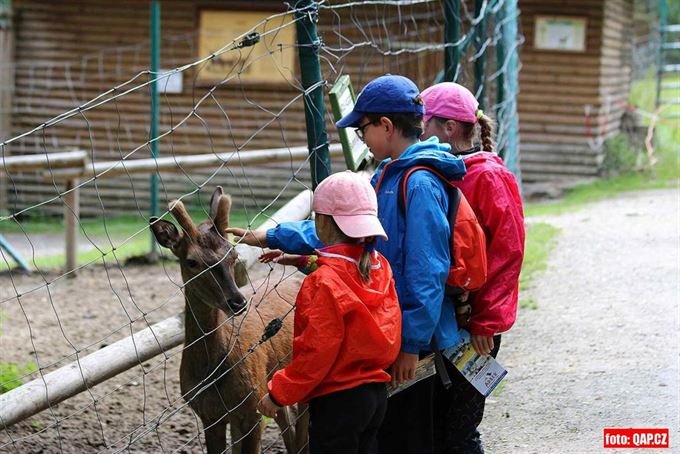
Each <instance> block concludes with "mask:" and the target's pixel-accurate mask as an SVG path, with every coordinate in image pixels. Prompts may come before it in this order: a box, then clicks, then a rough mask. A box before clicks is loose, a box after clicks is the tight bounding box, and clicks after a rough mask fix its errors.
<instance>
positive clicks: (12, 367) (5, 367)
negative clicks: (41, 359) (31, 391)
mask: <svg viewBox="0 0 680 454" xmlns="http://www.w3.org/2000/svg"><path fill="white" fill-rule="evenodd" d="M37 370H38V368H37V366H36V365H35V364H33V363H27V364H25V365H23V366H19V365H18V364H15V363H0V394H4V393H6V392H7V391H11V390H13V389H14V388H18V387H19V386H21V385H22V380H21V379H22V377H24V376H25V375H28V374H31V373H33V372H35V371H37Z"/></svg>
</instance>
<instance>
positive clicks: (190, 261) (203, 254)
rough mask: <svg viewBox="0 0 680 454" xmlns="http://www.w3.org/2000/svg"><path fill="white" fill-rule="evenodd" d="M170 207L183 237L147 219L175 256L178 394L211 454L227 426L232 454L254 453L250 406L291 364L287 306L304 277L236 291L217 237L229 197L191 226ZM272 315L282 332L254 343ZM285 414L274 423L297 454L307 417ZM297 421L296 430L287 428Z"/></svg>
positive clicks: (230, 256) (227, 252) (222, 443)
mask: <svg viewBox="0 0 680 454" xmlns="http://www.w3.org/2000/svg"><path fill="white" fill-rule="evenodd" d="M170 207H171V213H172V214H173V216H174V217H175V219H177V221H178V222H179V223H180V226H181V227H182V231H181V232H180V231H178V230H177V229H176V227H175V226H174V225H173V224H172V223H170V222H168V221H163V220H159V219H156V218H153V219H151V221H150V222H151V229H152V231H153V233H154V235H155V236H156V238H157V239H158V242H159V243H160V244H161V245H163V246H165V247H168V248H170V249H171V250H172V252H173V253H174V254H175V255H176V256H177V257H178V258H179V259H180V266H181V270H182V279H183V281H184V283H185V288H184V291H185V303H186V304H185V340H184V343H185V348H184V351H183V352H182V362H181V365H180V387H181V391H182V396H183V397H184V399H185V400H186V401H187V402H188V403H189V406H190V407H191V408H192V409H193V410H194V411H195V412H196V414H197V415H198V416H199V417H200V418H201V421H202V423H203V429H204V431H205V438H206V444H207V448H208V452H209V453H218V452H224V451H225V450H226V448H227V446H226V425H227V423H229V424H230V429H231V437H232V443H233V444H234V446H233V450H232V452H235V453H238V452H241V453H249V454H256V453H259V452H260V450H261V449H260V445H261V433H262V428H263V424H262V421H261V419H262V418H261V415H260V414H259V413H257V411H256V408H257V404H258V402H259V401H260V399H261V398H262V396H263V395H264V394H265V393H266V392H267V386H266V385H267V380H268V379H269V377H271V374H272V373H273V372H274V371H275V370H277V369H280V368H281V367H283V366H285V365H286V364H287V363H288V362H289V361H290V358H291V350H292V342H293V341H292V339H293V304H294V302H295V297H296V295H297V292H298V290H299V288H300V284H301V282H302V279H301V278H300V277H299V276H297V274H296V275H295V276H293V277H291V278H289V279H286V280H285V281H283V282H281V283H279V285H277V286H276V289H274V288H273V284H274V283H270V284H269V286H267V285H266V283H265V282H264V281H262V282H255V283H253V284H252V286H251V288H252V289H254V291H255V292H256V294H255V292H253V291H251V292H248V293H246V294H242V293H241V292H240V290H239V289H238V288H237V287H236V284H235V283H234V266H235V262H236V252H235V250H234V248H233V247H231V245H230V244H229V243H228V241H227V240H226V238H225V237H226V235H223V234H222V233H221V232H224V229H225V228H226V227H227V226H228V223H229V209H230V207H231V199H230V197H229V196H228V195H224V194H222V188H219V187H218V189H217V190H216V191H215V192H214V193H213V197H212V200H211V213H210V219H208V220H207V221H204V222H203V223H201V224H200V225H199V226H197V227H196V226H194V224H193V221H192V220H191V218H190V216H189V215H188V213H187V212H186V209H185V208H184V205H183V204H182V203H181V202H172V203H171V204H170ZM246 302H248V304H247V306H246ZM234 313H238V314H239V315H234ZM277 317H278V318H280V319H282V320H283V327H282V328H281V330H280V331H279V332H278V333H277V334H276V335H274V336H273V337H272V338H270V339H269V340H267V341H265V342H264V343H262V344H260V345H257V343H258V341H259V340H260V338H261V337H262V334H263V333H264V330H265V327H266V326H267V324H268V323H269V322H270V321H271V320H273V319H274V318H277ZM256 345H257V346H256ZM255 346H256V348H254V349H253V350H252V351H250V352H249V349H251V348H253V347H255ZM284 410H285V411H280V412H279V416H278V417H277V418H276V419H277V423H278V424H279V427H281V429H282V433H283V438H284V442H285V444H286V449H287V451H288V452H289V453H291V452H300V450H301V449H302V447H303V446H304V444H305V443H306V438H307V437H306V434H307V427H306V424H307V422H308V416H307V415H306V414H304V415H303V416H302V417H300V418H296V417H295V416H296V415H295V414H294V413H295V409H292V410H291V409H284ZM291 413H293V414H291ZM305 413H306V412H305ZM295 419H297V420H298V424H297V428H296V427H292V426H291V421H295ZM296 432H297V438H296ZM239 440H240V441H239Z"/></svg>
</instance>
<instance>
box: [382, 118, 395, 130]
mask: <svg viewBox="0 0 680 454" xmlns="http://www.w3.org/2000/svg"><path fill="white" fill-rule="evenodd" d="M380 127H381V128H385V132H387V133H388V134H389V133H393V132H394V129H395V128H394V123H392V120H390V119H389V118H387V117H380Z"/></svg>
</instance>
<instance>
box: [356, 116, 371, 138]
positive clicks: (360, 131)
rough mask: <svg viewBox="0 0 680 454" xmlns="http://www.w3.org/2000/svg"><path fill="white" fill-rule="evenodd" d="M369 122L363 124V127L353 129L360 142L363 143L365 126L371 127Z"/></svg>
mask: <svg viewBox="0 0 680 454" xmlns="http://www.w3.org/2000/svg"><path fill="white" fill-rule="evenodd" d="M371 124H373V123H371V122H370V121H369V122H368V123H364V124H363V125H361V126H359V127H358V128H354V132H355V133H356V135H357V137H359V139H361V141H362V142H364V129H366V126H368V125H371Z"/></svg>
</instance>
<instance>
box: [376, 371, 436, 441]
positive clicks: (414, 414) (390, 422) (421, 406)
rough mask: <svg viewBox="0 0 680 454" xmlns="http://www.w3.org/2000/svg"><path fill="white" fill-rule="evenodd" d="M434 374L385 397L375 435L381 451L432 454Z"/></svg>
mask: <svg viewBox="0 0 680 454" xmlns="http://www.w3.org/2000/svg"><path fill="white" fill-rule="evenodd" d="M435 379H436V380H439V377H437V376H436V375H435V376H433V377H429V378H426V379H424V380H421V381H419V382H418V383H416V384H415V385H413V386H411V387H409V388H406V389H405V390H404V391H401V392H400V393H398V394H395V395H394V396H392V397H390V398H389V399H388V400H387V413H386V414H385V420H384V421H383V425H382V427H381V428H380V433H379V434H378V447H379V448H380V449H379V452H380V454H432V452H433V421H432V411H433V406H432V398H433V389H434V382H435Z"/></svg>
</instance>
